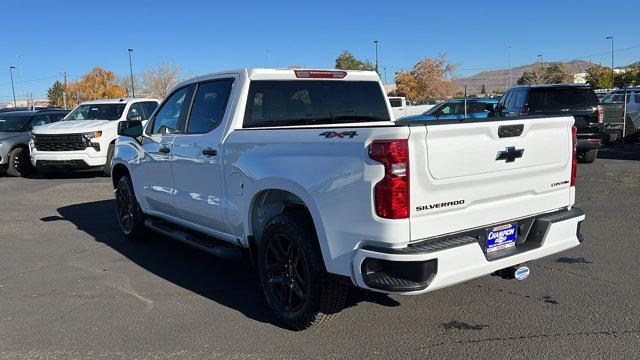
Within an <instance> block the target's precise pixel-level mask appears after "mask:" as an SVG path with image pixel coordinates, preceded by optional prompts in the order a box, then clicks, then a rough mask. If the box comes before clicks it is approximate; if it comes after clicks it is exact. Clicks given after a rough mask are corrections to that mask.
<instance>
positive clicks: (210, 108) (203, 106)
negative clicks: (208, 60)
mask: <svg viewBox="0 0 640 360" xmlns="http://www.w3.org/2000/svg"><path fill="white" fill-rule="evenodd" d="M232 83H233V80H232V79H225V80H219V81H211V82H206V83H201V84H199V85H198V90H197V91H196V96H195V97H194V99H193V105H192V106H191V112H190V114H189V122H188V125H187V133H190V134H202V133H206V132H209V131H211V130H213V129H214V128H216V127H217V126H218V124H220V122H221V121H222V116H223V115H224V109H225V107H226V106H227V100H228V99H229V93H230V92H231V84H232Z"/></svg>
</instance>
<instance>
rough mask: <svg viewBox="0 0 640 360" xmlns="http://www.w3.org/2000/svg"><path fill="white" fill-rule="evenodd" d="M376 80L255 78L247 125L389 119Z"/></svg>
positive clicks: (337, 122) (269, 125)
mask: <svg viewBox="0 0 640 360" xmlns="http://www.w3.org/2000/svg"><path fill="white" fill-rule="evenodd" d="M390 120H391V118H390V116H389V111H388V108H387V103H386V99H385V96H384V94H383V92H382V89H381V88H380V84H379V83H378V82H376V81H345V80H254V81H252V82H251V84H250V86H249V96H248V100H247V105H246V110H245V116H244V125H243V127H244V128H254V127H274V126H302V125H320V124H341V123H357V122H372V121H390Z"/></svg>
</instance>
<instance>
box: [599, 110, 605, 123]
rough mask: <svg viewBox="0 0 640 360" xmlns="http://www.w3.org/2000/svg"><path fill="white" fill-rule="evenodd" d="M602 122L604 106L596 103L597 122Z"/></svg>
mask: <svg viewBox="0 0 640 360" xmlns="http://www.w3.org/2000/svg"><path fill="white" fill-rule="evenodd" d="M602 123H604V108H603V107H602V105H598V124H602Z"/></svg>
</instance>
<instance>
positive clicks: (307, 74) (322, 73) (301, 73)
mask: <svg viewBox="0 0 640 360" xmlns="http://www.w3.org/2000/svg"><path fill="white" fill-rule="evenodd" d="M293 72H294V73H295V74H296V77H297V78H302V79H304V78H308V79H342V78H344V77H345V76H347V72H346V71H333V70H299V69H295V70H293Z"/></svg>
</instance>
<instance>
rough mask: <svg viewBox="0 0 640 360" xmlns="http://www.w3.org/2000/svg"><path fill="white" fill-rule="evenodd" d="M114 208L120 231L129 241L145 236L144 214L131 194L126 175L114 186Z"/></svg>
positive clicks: (134, 196) (129, 182) (132, 193)
mask: <svg viewBox="0 0 640 360" xmlns="http://www.w3.org/2000/svg"><path fill="white" fill-rule="evenodd" d="M116 208H117V214H116V215H117V218H118V225H120V230H122V233H123V234H124V235H125V236H126V237H127V238H128V239H129V240H138V239H139V238H141V237H143V236H144V235H146V231H147V228H146V227H145V226H144V214H143V213H142V210H141V209H140V205H139V204H138V200H137V199H136V195H135V193H134V192H133V186H132V185H131V179H129V177H128V176H126V175H125V176H123V177H121V178H120V180H119V181H118V185H117V186H116Z"/></svg>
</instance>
